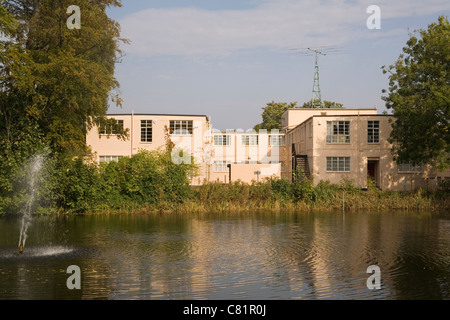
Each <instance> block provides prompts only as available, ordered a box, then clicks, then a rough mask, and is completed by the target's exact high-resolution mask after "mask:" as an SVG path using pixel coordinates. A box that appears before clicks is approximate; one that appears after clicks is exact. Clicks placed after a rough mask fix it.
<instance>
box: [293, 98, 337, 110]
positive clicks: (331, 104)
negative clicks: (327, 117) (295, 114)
mask: <svg viewBox="0 0 450 320" xmlns="http://www.w3.org/2000/svg"><path fill="white" fill-rule="evenodd" d="M343 107H344V105H343V104H342V103H338V102H334V101H328V100H324V101H323V108H325V109H342V108H343ZM302 108H314V107H313V105H312V101H306V102H305V103H304V104H303V106H302ZM316 108H317V107H316Z"/></svg>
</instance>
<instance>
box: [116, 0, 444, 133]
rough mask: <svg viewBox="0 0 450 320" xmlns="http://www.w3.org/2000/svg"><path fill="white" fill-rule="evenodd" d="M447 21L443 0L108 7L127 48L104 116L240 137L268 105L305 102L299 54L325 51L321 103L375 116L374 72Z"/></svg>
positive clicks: (164, 0)
mask: <svg viewBox="0 0 450 320" xmlns="http://www.w3.org/2000/svg"><path fill="white" fill-rule="evenodd" d="M371 5H376V6H378V8H379V17H380V19H379V22H380V25H379V26H380V28H379V29H374V28H369V27H368V20H369V25H373V24H374V22H375V20H373V18H375V16H374V13H375V12H374V11H372V10H370V11H369V12H368V7H369V6H371ZM449 13H450V1H448V0H427V1H423V0H390V1H388V0H370V1H366V0H351V1H344V0H139V1H137V0H123V1H122V7H121V8H110V9H108V15H109V17H110V18H112V19H114V20H116V21H118V22H119V24H120V25H121V30H122V33H121V36H122V37H123V38H127V39H128V40H129V41H130V43H129V44H124V45H122V46H121V47H122V49H123V51H124V52H125V55H124V57H123V58H122V60H121V62H120V63H117V64H116V74H115V76H116V78H117V80H118V81H119V83H120V96H121V98H122V99H123V105H122V108H119V107H117V106H115V105H113V104H111V106H110V108H109V111H108V113H110V114H113V113H131V112H132V111H133V112H134V113H155V114H159V113H163V114H165V113H169V114H196V115H207V116H209V117H210V119H211V122H212V125H213V127H214V128H215V129H218V130H226V129H243V130H248V129H251V128H253V126H255V125H256V124H258V123H260V122H262V118H261V113H262V111H263V110H262V108H263V107H265V106H266V105H267V103H269V102H271V101H275V102H287V103H290V102H295V101H296V102H297V103H298V104H299V105H300V106H301V105H302V104H303V103H304V102H306V101H309V100H311V98H312V94H313V84H314V63H315V56H314V55H307V54H305V53H306V52H308V49H307V48H313V49H318V50H321V52H322V53H325V55H319V58H318V62H319V75H320V89H321V97H322V100H329V101H335V102H339V103H342V104H343V105H344V107H345V108H373V107H374V106H377V109H378V112H379V113H382V112H383V111H385V110H386V108H385V103H384V101H383V100H382V96H383V95H384V94H383V93H382V90H383V89H388V85H389V78H388V75H387V74H383V72H382V69H381V68H382V66H385V65H386V66H389V65H392V64H394V63H395V61H396V60H397V59H398V57H399V55H400V54H401V53H402V48H403V47H404V46H405V45H406V42H407V40H408V39H409V37H410V35H411V34H413V33H414V32H415V30H417V29H427V28H428V25H429V24H431V23H433V22H437V20H438V17H439V16H440V15H445V16H449Z"/></svg>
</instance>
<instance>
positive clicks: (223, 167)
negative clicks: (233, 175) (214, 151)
mask: <svg viewBox="0 0 450 320" xmlns="http://www.w3.org/2000/svg"><path fill="white" fill-rule="evenodd" d="M229 164H231V162H230V161H215V162H214V168H213V170H214V172H229V170H228V167H227V165H229Z"/></svg>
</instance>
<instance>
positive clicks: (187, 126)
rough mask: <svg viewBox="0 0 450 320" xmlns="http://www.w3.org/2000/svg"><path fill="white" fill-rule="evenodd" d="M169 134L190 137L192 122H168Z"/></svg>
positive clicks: (192, 129)
mask: <svg viewBox="0 0 450 320" xmlns="http://www.w3.org/2000/svg"><path fill="white" fill-rule="evenodd" d="M169 132H170V134H171V135H173V136H191V135H192V134H193V132H194V121H193V120H169Z"/></svg>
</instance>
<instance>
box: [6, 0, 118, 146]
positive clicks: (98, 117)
mask: <svg viewBox="0 0 450 320" xmlns="http://www.w3.org/2000/svg"><path fill="white" fill-rule="evenodd" d="M72 4H73V3H72V1H69V0H59V1H52V0H40V1H37V0H5V1H2V2H1V3H0V8H1V12H4V11H5V9H6V10H7V12H8V14H9V16H12V17H13V18H14V20H15V21H17V24H16V25H15V26H14V24H13V27H14V28H11V27H8V28H5V29H7V30H8V38H7V39H6V40H3V41H2V45H1V51H0V57H1V61H0V77H1V78H0V81H1V83H2V88H1V89H2V90H1V92H0V94H1V95H3V96H4V97H5V96H8V95H11V94H14V95H15V96H16V97H17V98H19V97H20V99H15V101H16V102H17V104H20V108H15V109H14V110H13V109H12V108H11V107H10V106H8V105H6V104H1V105H0V115H1V117H0V119H1V120H0V121H2V123H1V125H0V131H3V132H1V133H0V134H4V133H5V132H4V131H5V130H4V128H10V127H12V126H11V123H10V122H8V119H19V118H20V119H22V118H25V117H28V116H29V115H33V117H34V119H36V121H37V125H38V126H39V129H40V131H41V132H42V133H43V134H44V137H45V141H47V142H48V144H49V145H50V146H51V148H52V150H53V151H55V152H58V153H65V152H70V153H79V152H84V151H85V150H86V144H85V134H86V132H87V130H89V129H90V128H91V127H92V126H93V125H98V124H100V123H101V122H102V121H103V122H104V121H105V114H106V112H107V110H108V103H109V100H113V101H115V102H116V103H117V105H119V106H120V104H121V100H120V98H119V96H118V93H117V91H118V88H119V83H118V81H117V80H116V79H115V77H114V68H115V63H116V59H117V57H118V56H120V54H121V50H120V49H119V43H120V42H123V41H125V40H124V39H121V38H120V26H119V25H118V23H117V22H115V21H114V20H111V19H110V18H109V17H108V16H107V15H106V8H107V7H108V6H121V4H120V1H117V0H97V1H89V0H80V1H77V5H78V6H79V7H80V8H82V11H81V17H82V26H81V29H69V28H68V27H67V19H68V17H69V14H67V8H68V7H69V6H70V5H72ZM5 25H6V26H10V25H11V23H8V24H5ZM0 26H2V20H0ZM125 42H126V41H125ZM5 99H6V98H4V99H3V100H5ZM5 119H6V120H5ZM1 129H3V130H1ZM10 136H12V135H10ZM3 138H5V136H3ZM6 138H7V137H6Z"/></svg>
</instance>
